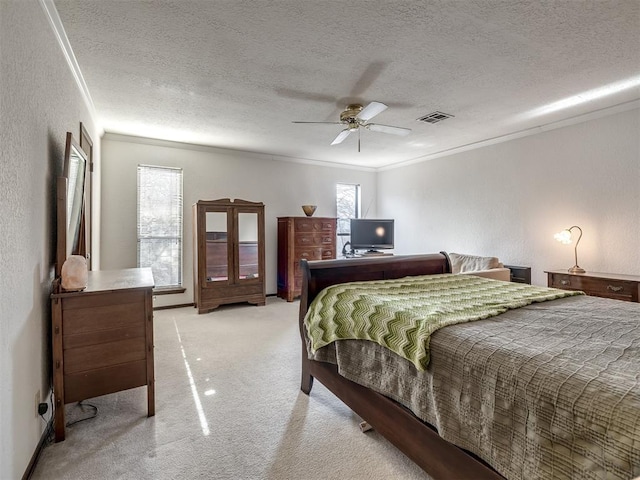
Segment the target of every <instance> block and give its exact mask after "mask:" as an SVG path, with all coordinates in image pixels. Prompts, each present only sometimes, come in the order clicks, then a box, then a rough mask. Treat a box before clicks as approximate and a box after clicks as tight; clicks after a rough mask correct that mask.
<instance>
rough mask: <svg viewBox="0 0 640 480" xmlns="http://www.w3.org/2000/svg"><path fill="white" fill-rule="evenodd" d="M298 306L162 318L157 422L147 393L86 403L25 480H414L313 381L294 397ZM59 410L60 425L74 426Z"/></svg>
mask: <svg viewBox="0 0 640 480" xmlns="http://www.w3.org/2000/svg"><path fill="white" fill-rule="evenodd" d="M298 307H299V304H298V302H293V303H287V302H285V301H283V300H280V299H276V298H271V297H270V298H269V299H268V301H267V305H266V306H264V307H256V306H251V305H236V306H227V307H221V308H219V309H218V310H216V311H214V312H212V313H209V314H204V315H198V314H197V313H196V310H195V309H194V308H192V307H187V308H180V309H173V310H161V311H156V312H155V314H154V321H155V328H154V332H155V375H156V415H155V417H152V418H147V416H146V388H136V389H133V390H128V391H124V392H120V393H116V394H113V395H105V396H103V397H98V398H95V399H91V400H89V403H92V404H93V405H95V406H97V407H98V416H97V417H96V418H94V419H92V420H87V421H84V422H81V423H77V424H76V425H73V426H71V427H68V428H67V439H66V440H65V441H64V442H60V443H57V444H53V445H50V446H48V447H46V448H45V449H44V451H43V452H42V455H41V457H40V459H39V461H38V464H37V466H36V469H35V472H34V475H33V476H32V478H33V479H38V480H40V479H192V478H203V479H273V480H275V479H310V480H312V479H318V480H320V479H323V480H324V479H369V480H374V479H425V478H428V477H427V476H426V475H425V474H424V473H423V472H422V471H421V470H420V469H419V468H418V467H416V466H415V464H413V463H412V462H411V461H410V460H409V459H407V458H406V457H405V456H404V455H403V454H402V453H400V452H399V451H398V450H397V449H396V448H395V447H393V446H392V445H391V444H389V443H388V442H387V441H386V440H384V439H383V438H382V437H381V436H380V435H378V434H377V433H376V432H368V433H362V432H361V431H360V428H359V422H360V419H359V418H358V417H357V416H355V415H354V414H353V413H352V412H351V410H349V409H348V408H347V407H346V406H345V405H344V404H343V403H342V402H340V400H338V399H337V398H336V397H334V396H333V394H331V393H330V392H329V391H328V390H326V389H325V388H324V387H323V386H322V384H320V383H319V382H315V385H314V387H313V390H312V391H311V395H310V396H307V395H305V394H303V393H302V392H301V391H300V355H301V348H300V337H299V333H298V324H297V318H298ZM88 414H90V411H86V412H81V411H80V410H79V409H78V407H77V406H75V405H67V416H68V419H67V420H74V419H78V418H83V415H88Z"/></svg>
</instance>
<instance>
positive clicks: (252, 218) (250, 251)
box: [238, 212, 260, 280]
mask: <svg viewBox="0 0 640 480" xmlns="http://www.w3.org/2000/svg"><path fill="white" fill-rule="evenodd" d="M258 258H259V257H258V214H257V213H255V212H251V213H249V212H246V213H245V212H240V213H238V279H240V280H247V279H252V278H258V277H259V276H260V274H259V272H260V269H259V263H258V262H259V260H258Z"/></svg>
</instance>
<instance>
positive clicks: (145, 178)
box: [138, 165, 182, 288]
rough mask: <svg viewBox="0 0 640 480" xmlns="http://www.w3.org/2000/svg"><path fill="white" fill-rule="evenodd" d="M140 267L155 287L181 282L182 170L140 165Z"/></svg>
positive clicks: (177, 284) (177, 285) (170, 285)
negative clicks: (147, 269)
mask: <svg viewBox="0 0 640 480" xmlns="http://www.w3.org/2000/svg"><path fill="white" fill-rule="evenodd" d="M138 266H139V267H151V270H152V271H153V279H154V280H155V284H156V288H166V287H180V286H181V285H182V169H181V168H169V167H154V166H151V165H138Z"/></svg>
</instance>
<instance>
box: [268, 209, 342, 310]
mask: <svg viewBox="0 0 640 480" xmlns="http://www.w3.org/2000/svg"><path fill="white" fill-rule="evenodd" d="M336 221H337V220H336V219H335V218H327V217H325V218H323V217H278V297H280V298H284V299H285V300H287V302H291V301H293V299H294V297H296V296H299V295H300V290H301V288H302V271H301V270H300V260H301V259H303V258H305V259H307V260H327V259H332V258H336Z"/></svg>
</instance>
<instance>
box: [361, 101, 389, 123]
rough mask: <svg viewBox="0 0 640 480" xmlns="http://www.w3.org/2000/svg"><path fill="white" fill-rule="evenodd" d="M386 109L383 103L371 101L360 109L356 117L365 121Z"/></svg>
mask: <svg viewBox="0 0 640 480" xmlns="http://www.w3.org/2000/svg"><path fill="white" fill-rule="evenodd" d="M386 109H387V106H386V105H385V104H384V103H380V102H371V103H370V104H369V105H367V106H366V107H364V108H363V109H362V111H361V112H360V113H359V114H358V118H359V119H360V120H363V121H365V122H366V121H367V120H369V119H371V118H373V117H375V116H376V115H378V114H379V113H382V112H384V111H385V110H386Z"/></svg>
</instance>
